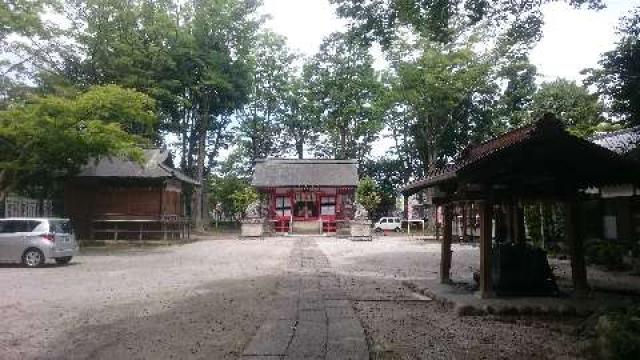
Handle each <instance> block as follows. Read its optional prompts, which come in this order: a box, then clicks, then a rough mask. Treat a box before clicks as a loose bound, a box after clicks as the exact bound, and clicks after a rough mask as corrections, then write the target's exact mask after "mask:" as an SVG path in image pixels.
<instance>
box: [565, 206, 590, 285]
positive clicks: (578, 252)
mask: <svg viewBox="0 0 640 360" xmlns="http://www.w3.org/2000/svg"><path fill="white" fill-rule="evenodd" d="M565 208H566V222H565V224H566V225H565V235H566V240H567V243H568V245H569V247H570V251H571V278H572V280H573V289H574V293H575V295H576V296H578V297H584V296H587V295H588V293H589V284H588V283H587V266H586V264H585V261H584V244H583V241H582V236H581V234H580V222H579V221H578V204H577V202H576V200H569V201H567V203H566V204H565Z"/></svg>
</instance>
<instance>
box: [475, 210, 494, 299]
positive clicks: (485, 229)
mask: <svg viewBox="0 0 640 360" xmlns="http://www.w3.org/2000/svg"><path fill="white" fill-rule="evenodd" d="M478 205H479V206H478V210H479V213H480V297H482V298H489V297H493V296H494V294H493V284H492V278H491V241H492V237H493V204H492V203H491V202H490V201H487V200H483V201H479V203H478Z"/></svg>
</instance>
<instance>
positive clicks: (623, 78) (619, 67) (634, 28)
mask: <svg viewBox="0 0 640 360" xmlns="http://www.w3.org/2000/svg"><path fill="white" fill-rule="evenodd" d="M618 34H619V35H620V40H618V42H617V43H616V47H615V49H613V50H611V51H609V52H606V53H604V55H603V56H602V58H601V60H600V62H599V65H600V66H601V68H599V69H589V70H586V72H587V73H590V76H589V77H588V78H587V80H586V83H587V84H588V85H596V87H597V89H598V93H599V94H600V95H602V96H603V97H604V98H605V99H607V100H611V110H612V112H613V114H615V115H617V116H618V117H620V118H621V119H623V120H625V122H626V123H627V124H628V125H633V126H635V125H640V91H638V89H640V7H639V8H636V9H635V11H634V12H633V14H632V15H630V16H627V17H624V18H622V20H621V21H620V25H619V29H618Z"/></svg>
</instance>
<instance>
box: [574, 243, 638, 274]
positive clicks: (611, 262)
mask: <svg viewBox="0 0 640 360" xmlns="http://www.w3.org/2000/svg"><path fill="white" fill-rule="evenodd" d="M628 251H629V247H628V246H626V245H623V244H619V243H615V242H612V241H601V240H597V241H591V242H589V243H588V244H587V245H586V248H585V255H586V257H587V259H588V261H589V262H590V263H592V264H596V265H602V266H605V267H606V268H607V269H609V270H621V269H624V268H625V264H624V261H623V257H624V255H625V254H626V253H627V252H628Z"/></svg>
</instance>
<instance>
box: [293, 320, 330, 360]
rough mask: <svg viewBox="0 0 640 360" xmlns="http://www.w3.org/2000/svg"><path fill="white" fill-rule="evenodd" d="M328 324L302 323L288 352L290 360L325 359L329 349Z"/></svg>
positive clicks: (299, 324) (297, 328) (297, 327)
mask: <svg viewBox="0 0 640 360" xmlns="http://www.w3.org/2000/svg"><path fill="white" fill-rule="evenodd" d="M326 334H327V323H326V322H324V323H323V322H315V321H300V322H299V323H298V326H296V334H295V336H294V338H293V341H292V342H291V345H290V346H289V349H288V351H287V358H289V359H324V358H325V351H326V348H327V336H326Z"/></svg>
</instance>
